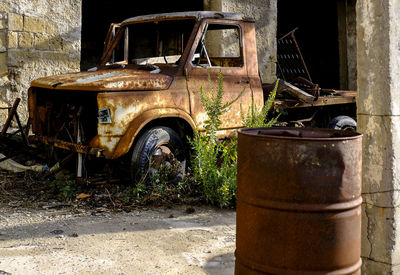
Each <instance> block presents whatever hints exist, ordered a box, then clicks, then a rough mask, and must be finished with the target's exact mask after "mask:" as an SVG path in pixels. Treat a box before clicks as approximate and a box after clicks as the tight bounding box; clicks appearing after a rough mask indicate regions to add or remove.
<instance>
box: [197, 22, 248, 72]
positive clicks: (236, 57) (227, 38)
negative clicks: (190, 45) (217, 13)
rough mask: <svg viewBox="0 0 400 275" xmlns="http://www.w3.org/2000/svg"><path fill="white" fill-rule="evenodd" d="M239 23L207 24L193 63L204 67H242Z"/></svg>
mask: <svg viewBox="0 0 400 275" xmlns="http://www.w3.org/2000/svg"><path fill="white" fill-rule="evenodd" d="M240 33H241V32H240V28H239V26H237V25H226V24H213V23H211V24H207V25H206V27H205V28H204V31H203V35H202V37H201V39H200V41H199V44H198V45H197V48H196V51H195V54H194V56H193V60H192V64H193V65H194V66H202V67H242V66H243V54H242V43H241V36H240Z"/></svg>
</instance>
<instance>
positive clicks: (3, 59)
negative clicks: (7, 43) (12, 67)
mask: <svg viewBox="0 0 400 275" xmlns="http://www.w3.org/2000/svg"><path fill="white" fill-rule="evenodd" d="M0 64H7V53H0Z"/></svg>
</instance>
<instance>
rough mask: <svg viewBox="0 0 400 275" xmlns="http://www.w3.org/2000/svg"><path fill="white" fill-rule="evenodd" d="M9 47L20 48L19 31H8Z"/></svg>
mask: <svg viewBox="0 0 400 275" xmlns="http://www.w3.org/2000/svg"><path fill="white" fill-rule="evenodd" d="M8 48H9V49H16V48H18V32H12V31H10V32H8Z"/></svg>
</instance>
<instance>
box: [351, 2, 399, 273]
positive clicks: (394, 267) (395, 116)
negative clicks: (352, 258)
mask: <svg viewBox="0 0 400 275" xmlns="http://www.w3.org/2000/svg"><path fill="white" fill-rule="evenodd" d="M399 10H400V0H384V1H357V10H356V13H357V87H358V99H357V120H358V126H357V129H358V131H359V132H361V133H363V135H364V136H363V190H362V192H363V213H362V214H363V220H362V257H363V272H364V274H397V273H400V234H399V232H398V231H397V229H399V228H400V226H399V223H400V212H399V205H400V96H399V95H400V74H399V72H400V58H399V57H400V47H399V41H400V16H399Z"/></svg>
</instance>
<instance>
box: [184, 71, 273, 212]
mask: <svg viewBox="0 0 400 275" xmlns="http://www.w3.org/2000/svg"><path fill="white" fill-rule="evenodd" d="M212 84H213V83H212V81H211V78H210V76H209V79H208V89H206V90H205V89H204V87H203V86H201V87H200V89H199V94H200V99H201V103H202V104H203V107H204V109H205V111H206V113H207V116H208V120H207V121H206V122H205V131H204V132H199V131H198V130H196V131H195V134H194V137H193V139H191V140H190V144H191V145H192V149H193V157H192V169H193V172H194V180H195V182H196V184H197V185H198V186H199V187H200V189H201V194H202V195H203V196H204V197H205V198H206V200H207V201H208V202H209V203H211V204H213V205H217V206H219V207H229V206H232V205H234V203H235V199H236V187H237V186H236V170H237V169H236V168H237V150H236V149H237V138H236V137H233V138H231V139H229V140H218V138H217V131H218V130H220V125H221V119H220V117H221V115H223V114H225V113H226V112H227V111H228V110H229V107H230V106H231V105H232V104H233V103H235V102H236V101H237V100H238V99H239V98H240V97H241V96H242V94H243V92H244V90H243V91H242V92H241V93H240V94H239V96H238V97H236V98H235V99H234V100H232V101H230V102H226V103H224V102H223V101H222V98H223V94H224V87H223V76H222V73H221V72H220V73H219V75H218V78H217V80H216V86H214V85H212ZM277 87H278V82H277V83H276V85H275V89H274V91H273V92H272V93H271V94H270V96H269V98H268V100H267V103H266V105H265V106H264V107H258V106H256V105H255V104H254V98H253V97H252V101H251V102H252V103H251V106H249V109H248V111H247V114H246V115H243V113H242V118H243V123H244V125H245V126H246V127H270V126H271V125H273V124H274V123H275V122H276V120H277V119H278V117H276V118H273V119H271V120H269V121H267V119H266V117H267V114H268V111H269V109H270V108H271V106H272V104H273V101H274V99H275V95H276V90H277Z"/></svg>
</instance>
